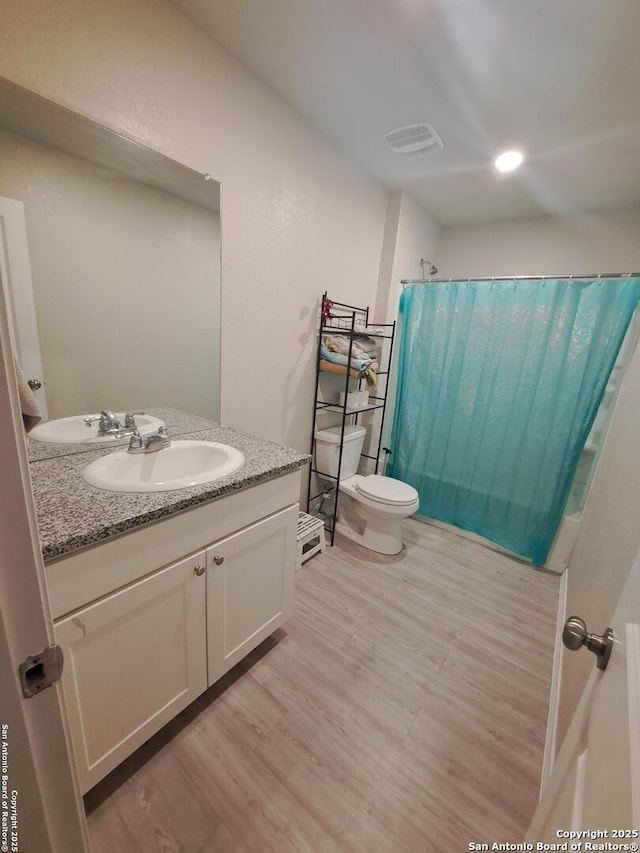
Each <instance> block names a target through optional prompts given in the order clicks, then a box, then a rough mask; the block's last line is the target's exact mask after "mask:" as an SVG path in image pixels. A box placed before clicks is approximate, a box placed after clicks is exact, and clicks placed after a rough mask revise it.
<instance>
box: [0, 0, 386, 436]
mask: <svg viewBox="0 0 640 853" xmlns="http://www.w3.org/2000/svg"><path fill="white" fill-rule="evenodd" d="M0 17H1V18H2V27H1V28H0V75H2V76H4V77H7V78H9V79H11V80H13V81H14V82H16V83H19V84H20V85H23V86H25V87H27V88H29V89H32V90H34V91H36V92H37V93H38V94H41V95H44V96H45V97H49V98H51V99H52V100H55V101H57V102H58V103H62V104H64V105H66V106H69V107H71V108H72V109H75V110H76V111H79V112H82V113H84V114H87V115H89V116H91V117H92V118H95V119H96V120H98V121H100V122H102V123H104V124H107V125H108V126H111V127H114V128H116V129H117V130H120V131H122V132H124V133H126V134H128V135H130V136H132V137H134V138H135V139H137V140H138V141H140V142H143V143H146V144H148V145H150V146H151V147H153V148H156V149H157V150H159V151H161V152H162V153H164V154H167V155H169V156H171V157H173V158H175V159H176V160H179V161H181V162H183V163H185V164H186V165H188V166H190V167H192V168H194V169H197V170H198V171H201V172H210V173H211V174H212V175H213V176H214V177H215V178H216V179H218V180H219V181H221V182H222V282H223V284H222V409H221V420H222V421H223V422H224V423H227V424H230V425H232V426H236V427H239V428H241V429H247V430H249V431H252V432H254V433H257V434H258V435H261V436H264V437H266V438H271V439H275V440H279V441H282V442H284V443H287V444H290V445H294V446H296V447H300V448H306V447H308V443H309V437H310V430H311V412H312V396H313V387H314V379H313V370H314V367H313V362H314V354H315V350H314V340H313V338H314V330H315V327H316V322H317V313H318V306H319V297H320V295H321V294H322V292H323V291H324V290H325V289H327V288H328V289H329V291H330V292H331V293H332V294H334V295H335V297H336V298H339V299H343V300H344V301H346V302H353V303H355V304H365V305H367V304H371V305H372V304H373V303H374V301H375V295H376V286H377V281H378V267H379V262H380V251H381V244H382V233H383V228H384V219H385V212H386V201H387V194H386V192H385V191H384V190H382V189H381V188H380V187H379V185H377V184H376V183H375V182H374V181H373V180H371V179H370V178H369V177H368V176H367V175H365V174H364V173H363V172H362V171H361V170H360V169H359V168H358V167H356V166H355V165H354V164H353V163H351V162H350V161H349V160H347V159H346V158H344V157H343V156H341V155H340V154H339V153H338V152H336V151H335V150H334V149H333V148H331V147H330V146H329V145H328V144H327V143H325V141H324V140H323V139H321V138H320V137H319V135H318V134H317V133H316V132H314V131H313V130H312V129H311V128H310V126H309V125H308V124H307V123H306V122H305V121H304V120H303V119H302V118H301V117H300V116H299V115H298V114H297V113H295V112H294V111H293V110H291V109H290V108H289V107H287V106H286V105H285V104H284V103H283V102H282V101H281V100H280V99H278V98H277V97H276V96H275V95H274V94H272V93H271V91H270V90H269V89H268V88H266V87H265V86H264V85H263V84H262V83H260V82H259V81H258V80H257V79H256V78H255V77H254V76H253V75H252V74H250V73H249V72H248V71H246V70H245V69H244V68H243V67H242V66H241V65H240V64H239V63H237V62H236V61H235V60H233V59H232V58H231V57H230V56H229V55H228V54H226V53H225V52H224V51H223V50H222V49H221V48H219V47H218V46H217V45H216V44H215V43H214V42H213V41H212V40H211V39H210V38H208V37H207V36H205V35H204V34H203V33H202V32H200V31H199V30H197V29H196V28H195V27H194V26H193V25H192V24H191V23H190V22H188V21H187V20H186V18H184V17H183V16H182V15H181V14H180V13H179V12H178V11H177V10H176V9H175V8H174V7H173V6H171V5H169V4H168V3H166V2H163V0H113V2H109V3H104V2H101V0H57V1H56V2H55V3H50V2H48V0H23V1H22V2H20V3H12V2H2V3H0Z"/></svg>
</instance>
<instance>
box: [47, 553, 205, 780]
mask: <svg viewBox="0 0 640 853" xmlns="http://www.w3.org/2000/svg"><path fill="white" fill-rule="evenodd" d="M204 567H205V553H204V551H202V552H200V553H199V554H196V555H195V556H192V557H187V558H186V559H184V560H181V561H180V562H178V563H174V564H173V565H171V566H169V567H167V568H166V569H162V570H161V571H158V572H156V573H154V574H152V575H150V576H148V577H146V578H144V579H143V580H141V581H138V583H135V584H133V585H131V586H129V587H126V588H125V589H123V590H121V591H120V592H117V593H114V594H113V595H110V596H108V597H106V598H103V599H102V600H100V601H97V602H95V603H94V604H91V605H89V606H88V607H86V608H84V609H82V610H79V611H77V612H76V613H74V614H72V615H71V616H68V617H67V618H65V619H62V620H60V621H59V622H58V623H56V625H55V635H56V642H57V643H58V644H59V645H60V646H62V649H63V651H64V656H65V665H64V671H63V676H62V689H63V691H64V698H65V703H66V707H67V712H68V716H69V723H70V728H71V737H72V741H73V745H74V756H75V761H76V766H77V768H78V774H79V777H80V786H81V788H82V792H83V793H84V792H85V791H87V790H89V788H91V787H92V786H93V785H95V783H96V782H98V781H99V780H100V779H101V778H102V777H103V776H105V775H106V774H107V773H109V772H110V771H111V770H113V768H114V767H116V765H118V764H119V763H120V762H121V761H123V760H124V759H125V758H126V757H127V756H128V755H130V754H131V753H132V752H133V751H134V750H135V749H137V748H138V747H139V746H140V745H141V744H142V743H144V741H145V740H147V739H148V738H149V737H150V736H151V735H152V734H154V733H155V732H157V731H158V729H160V728H161V727H162V726H163V725H164V724H165V723H166V722H168V721H169V720H170V719H171V718H172V717H174V716H175V715H176V714H177V713H178V712H179V711H181V710H182V709H183V708H185V707H186V706H187V705H188V704H189V703H190V702H192V701H193V700H194V699H195V698H196V696H198V695H199V694H200V693H202V692H203V691H204V690H205V689H206V687H207V663H206V624H205V600H206V596H205V586H206V575H205V573H204Z"/></svg>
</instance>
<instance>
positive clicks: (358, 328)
mask: <svg viewBox="0 0 640 853" xmlns="http://www.w3.org/2000/svg"><path fill="white" fill-rule="evenodd" d="M328 302H330V303H331V309H330V310H331V316H325V313H324V307H325V305H326V304H327V303H328ZM368 327H369V308H368V307H367V308H360V307H358V306H356V305H349V304H347V303H345V302H336V301H335V300H329V297H328V296H327V292H326V291H325V293H324V294H323V296H322V301H321V309H320V323H319V328H318V349H317V358H316V384H315V392H314V407H313V428H312V430H311V450H310V453H311V455H312V457H313V458H312V462H311V472H310V477H309V487H308V492H307V512H308V513H310V514H311V515H316V516H317V517H319V518H323V519H324V522H325V528H326V529H328V530H329V532H330V533H331V540H330V541H331V545H333V540H334V537H335V526H336V515H337V512H338V493H339V491H340V476H341V472H342V451H343V447H344V434H345V426H347V423H349V424H355V425H357V424H358V420H359V417H360V416H361V415H362V414H364V413H365V412H372V411H376V410H379V411H380V413H381V415H380V420H379V423H378V425H377V427H376V432H377V436H376V440H375V442H373V444H374V446H375V454H374V453H372V452H371V453H362V454H361V458H363V459H368V460H371V466H372V467H373V469H374V471H373V473H375V474H377V473H378V470H379V468H380V455H381V453H382V451H383V449H384V448H382V430H383V427H384V417H385V413H386V407H387V396H388V390H389V376H390V372H391V359H392V357H393V341H394V337H395V331H396V324H395V323H375V324H373V328H375V329H382V330H383V331H382V332H379V333H378V332H372V331H369V329H368ZM331 333H333V334H342V335H344V337H347V338H349V356H348V364H347V365H346V366H345V372H344V386H343V390H344V404H342V405H341V404H340V403H327V402H326V401H324V400H320V399H318V392H319V390H320V377H321V376H331V375H333V376H336V375H338V376H341V375H342V374H341V373H340V374H336V373H335V372H333V371H331V372H329V373H324V372H323V371H322V370H321V361H322V358H321V351H320V348H321V345H322V339H323V337H326V336H327V335H330V334H331ZM361 335H366V336H367V337H369V338H374V339H376V340H379V341H380V342H381V344H380V346H379V348H378V349H379V359H380V361H379V366H380V368H381V369H380V370H377V371H376V377H377V386H376V394H375V395H374V396H372V395H369V401H370V402H369V404H368V405H366V406H361V407H358V408H350V407H349V396H348V395H349V392H350V391H353V390H361V389H362V388H363V386H364V385H365V384H366V380H365V377H364V375H362V374H359V373H358V372H357V371H355V369H354V368H352V367H351V363H352V355H351V344H352V343H353V342H354V341H355V342H357V340H358V337H359V336H361ZM386 341H388V346H385V342H386ZM383 355H384V358H383ZM382 368H383V369H382ZM352 370H353V373H352ZM354 374H355V375H354ZM381 386H383V387H381ZM338 398H339V396H338ZM372 401H373V402H372ZM322 413H324V414H326V413H333V414H336V415H338V416H339V422H338V423H337V424H335V423H334V424H332V426H340V443H339V447H340V450H339V456H338V476H337V477H333V476H331V475H330V474H328V473H326V472H323V471H319V470H318V468H317V466H316V454H315V432H316V426H317V423H318V415H319V414H322ZM371 444H372V442H370V443H369V448H368V449H369V450H371ZM316 475H318V476H322V478H323V479H324V481H325V482H327V481H329V482H333V483H334V486H333V487H332V488H331V492H332V494H331V496H330V498H329V497H328V495H327V491H328V489H327V488H326V487H325V489H323V490H322V491H319V492H317V488H318V487H319V484H318V483H317V482H314V480H316ZM314 486H315V487H316V494H312V491H314ZM323 498H324V499H325V501H326V500H329V501H330V507H331V509H330V512H329V513H322V512H321V511H319V509H318V508H317V507H316V506H315V504H316V502H317V501H318V500H320V502H321V503H320V505H321V506H322V503H323V501H322V499H323Z"/></svg>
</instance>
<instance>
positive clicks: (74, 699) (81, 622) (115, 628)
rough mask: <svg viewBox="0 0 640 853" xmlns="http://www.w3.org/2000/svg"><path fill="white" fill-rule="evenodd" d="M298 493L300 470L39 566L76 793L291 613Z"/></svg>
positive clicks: (100, 774)
mask: <svg viewBox="0 0 640 853" xmlns="http://www.w3.org/2000/svg"><path fill="white" fill-rule="evenodd" d="M299 487H300V472H299V470H297V471H295V472H293V473H289V474H285V475H283V476H281V477H278V478H276V479H274V480H269V481H267V482H265V483H262V484H260V485H256V486H252V487H250V488H247V489H244V490H242V491H238V492H234V493H232V494H231V495H229V496H227V497H221V498H219V499H218V500H215V501H212V502H210V503H206V504H202V505H200V506H198V507H195V508H194V509H190V510H186V511H183V512H180V513H176V514H175V515H171V516H169V517H168V518H166V519H164V520H162V521H158V522H157V523H154V524H149V525H146V526H144V527H140V528H138V529H136V530H133V531H132V532H130V533H127V534H126V535H122V536H119V537H115V538H112V539H109V540H107V541H106V542H105V543H104V544H102V545H99V546H95V547H93V548H91V549H88V550H86V551H81V552H77V553H76V554H74V555H71V556H69V557H67V558H64V559H61V560H58V561H57V562H54V563H51V564H49V565H48V566H47V569H46V570H47V576H48V592H49V599H50V604H51V609H52V612H53V616H54V629H55V636H56V642H57V643H58V645H59V646H61V648H62V650H63V653H64V658H65V663H64V669H63V674H62V689H63V693H64V698H65V704H66V706H67V713H68V717H69V723H70V729H71V740H72V743H73V749H74V757H75V762H76V767H77V770H78V775H79V780H80V786H81V789H82V791H83V793H84V792H86V791H87V790H89V788H91V787H92V786H93V785H95V784H96V782H98V781H99V780H100V779H101V778H103V777H104V776H105V775H106V774H107V773H109V772H110V771H111V770H113V768H114V767H116V766H117V765H118V764H119V763H120V762H121V761H123V760H124V759H125V758H126V757H127V756H128V755H130V754H131V753H132V752H133V751H134V750H135V749H137V748H138V747H139V746H140V745H141V744H142V743H144V741H145V740H147V739H148V738H149V737H151V735H153V734H154V733H155V732H157V731H158V730H159V729H160V728H161V727H162V726H163V725H165V723H167V722H168V721H169V720H170V719H171V718H172V717H174V716H175V715H176V714H177V713H178V712H179V711H181V710H182V709H183V708H185V707H186V706H187V705H188V704H190V703H191V702H192V701H193V700H194V699H195V698H196V697H197V696H198V695H199V694H200V693H202V692H203V691H204V690H205V689H206V688H207V686H208V685H210V684H213V683H214V682H215V681H216V680H217V679H218V678H220V676H221V675H223V674H224V673H225V672H226V671H227V670H228V669H230V668H231V667H232V666H233V665H234V664H235V663H237V662H238V661H239V660H241V658H242V657H244V656H245V655H246V654H248V652H250V651H251V650H252V649H253V648H255V646H257V645H258V643H260V642H261V641H262V640H263V639H265V637H267V636H268V635H269V634H271V633H272V632H273V631H275V629H276V628H278V627H279V626H280V625H281V624H282V623H283V622H284V621H285V620H286V619H287V618H288V617H289V615H290V614H291V609H292V602H293V578H294V568H295V540H296V526H297V518H298V503H297V501H298V496H299ZM184 555H188V556H184Z"/></svg>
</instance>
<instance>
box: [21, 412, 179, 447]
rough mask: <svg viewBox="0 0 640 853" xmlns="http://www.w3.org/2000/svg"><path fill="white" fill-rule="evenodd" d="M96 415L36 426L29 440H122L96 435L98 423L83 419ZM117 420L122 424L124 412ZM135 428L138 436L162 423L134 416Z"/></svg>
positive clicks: (110, 436) (79, 416)
mask: <svg viewBox="0 0 640 853" xmlns="http://www.w3.org/2000/svg"><path fill="white" fill-rule="evenodd" d="M89 417H94V418H95V417H97V415H73V417H70V418H57V419H56V420H53V421H45V422H44V423H42V424H38V425H37V426H35V427H34V428H33V429H32V430H30V432H29V438H33V439H34V441H43V442H46V443H49V444H113V442H114V441H122V440H123V439H121V438H118V437H117V436H113V435H98V422H97V421H94V422H93V423H91V424H89V426H87V424H86V423H85V418H89ZM118 419H119V421H120V422H121V423H124V412H119V413H118ZM135 419H136V427H137V428H138V432H139V433H140V435H149V434H150V433H152V432H156V431H157V430H158V428H159V427H161V426H164V423H163V422H162V421H161V420H160V419H159V418H154V417H152V416H151V415H135Z"/></svg>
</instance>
